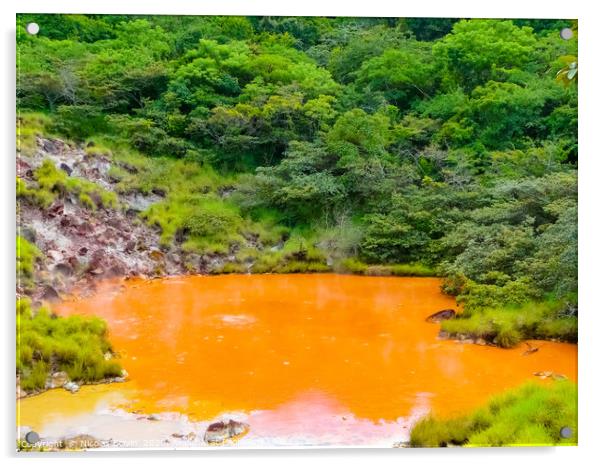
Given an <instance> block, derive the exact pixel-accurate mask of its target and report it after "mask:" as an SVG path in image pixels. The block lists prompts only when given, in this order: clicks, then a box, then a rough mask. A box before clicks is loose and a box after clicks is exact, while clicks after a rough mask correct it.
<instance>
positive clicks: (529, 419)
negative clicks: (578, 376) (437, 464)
mask: <svg viewBox="0 0 602 466" xmlns="http://www.w3.org/2000/svg"><path fill="white" fill-rule="evenodd" d="M567 427H568V428H569V429H570V436H568V437H563V436H562V435H561V430H562V429H563V428H567ZM577 428H578V426H577V385H576V384H574V383H573V382H569V381H558V382H554V383H553V384H552V385H550V386H542V385H539V384H534V383H529V384H526V385H524V386H522V387H520V388H517V389H514V390H509V391H507V392H505V393H503V394H501V395H497V396H496V397H494V398H492V399H491V401H490V402H489V403H488V404H487V405H486V406H484V407H482V408H479V409H477V410H475V411H473V412H471V413H470V414H467V415H464V416H460V417H452V418H440V417H437V416H429V417H426V418H424V419H422V420H420V421H418V422H417V423H416V425H415V426H414V427H413V429H412V432H411V437H410V445H411V446H413V447H445V446H468V447H501V446H552V445H577V441H578V430H577ZM565 432H567V431H565Z"/></svg>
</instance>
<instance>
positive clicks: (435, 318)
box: [426, 309, 456, 323]
mask: <svg viewBox="0 0 602 466" xmlns="http://www.w3.org/2000/svg"><path fill="white" fill-rule="evenodd" d="M454 317H456V311H454V310H453V309H443V310H442V311H439V312H435V313H434V314H431V315H430V316H428V317H427V318H426V321H427V322H430V323H436V322H441V321H442V320H449V319H453V318H454Z"/></svg>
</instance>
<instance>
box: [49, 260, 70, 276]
mask: <svg viewBox="0 0 602 466" xmlns="http://www.w3.org/2000/svg"><path fill="white" fill-rule="evenodd" d="M53 270H54V271H55V272H57V273H60V274H61V275H64V276H66V277H70V276H72V275H73V267H71V265H70V264H69V263H66V262H61V263H60V264H56V265H55V266H54V269H53Z"/></svg>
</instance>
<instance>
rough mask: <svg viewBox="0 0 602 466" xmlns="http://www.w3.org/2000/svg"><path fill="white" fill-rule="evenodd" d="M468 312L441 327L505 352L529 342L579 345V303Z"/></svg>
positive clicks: (566, 302) (548, 303)
mask: <svg viewBox="0 0 602 466" xmlns="http://www.w3.org/2000/svg"><path fill="white" fill-rule="evenodd" d="M500 302H503V300H500V301H497V302H495V303H494V304H493V305H491V304H490V305H489V307H479V308H469V309H465V310H464V312H463V313H461V314H460V315H459V316H458V317H456V318H455V319H451V320H446V321H444V322H442V323H441V329H442V330H444V331H445V332H448V333H449V334H450V335H451V336H452V337H453V336H458V335H465V336H469V337H471V338H483V339H484V340H486V341H489V342H491V343H495V344H496V345H499V346H501V347H503V348H510V347H513V346H516V345H517V344H518V343H519V342H520V341H522V340H526V339H537V338H539V339H550V338H555V339H559V340H563V341H569V342H576V341H577V317H576V315H575V314H574V310H575V303H574V301H573V302H570V301H556V300H554V301H543V302H527V303H526V304H522V305H520V306H518V305H511V304H510V305H506V306H500V305H499V303H500Z"/></svg>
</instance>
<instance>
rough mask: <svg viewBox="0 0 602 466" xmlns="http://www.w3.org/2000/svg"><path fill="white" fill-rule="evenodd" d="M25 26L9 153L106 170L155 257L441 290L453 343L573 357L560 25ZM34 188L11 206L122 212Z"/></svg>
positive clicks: (572, 89) (207, 21) (570, 185)
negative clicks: (53, 149)
mask: <svg viewBox="0 0 602 466" xmlns="http://www.w3.org/2000/svg"><path fill="white" fill-rule="evenodd" d="M30 21H36V22H38V23H39V24H40V25H41V29H40V33H39V34H38V35H37V36H30V35H28V34H26V33H25V31H24V24H26V23H27V22H30ZM18 23H19V24H18V31H19V34H18V48H19V60H18V77H19V78H18V84H17V99H18V105H19V115H18V118H19V121H18V123H19V125H18V131H19V144H20V147H19V150H20V151H21V153H23V154H25V153H27V152H28V151H33V150H35V144H36V134H37V135H45V136H55V137H60V138H63V139H65V140H69V141H72V142H74V143H76V144H79V145H80V146H81V147H85V150H86V152H87V153H88V154H89V156H90V157H95V156H98V155H99V154H101V155H103V156H106V157H110V158H111V160H113V161H114V162H115V163H114V164H113V165H112V168H111V177H112V179H113V180H114V182H115V186H116V191H117V193H118V194H119V195H127V194H135V193H142V194H149V195H150V194H154V195H156V196H157V197H158V199H157V202H155V203H153V204H152V205H150V206H149V207H148V208H146V209H145V210H144V211H143V212H141V213H140V215H139V218H140V220H141V221H144V222H146V223H147V224H148V225H151V226H153V227H154V228H157V229H158V230H159V231H160V234H161V244H162V247H163V248H165V250H169V248H170V247H171V246H172V245H174V244H178V245H181V247H182V248H183V250H185V251H189V252H191V253H195V254H199V255H203V256H206V257H219V256H221V257H226V258H227V260H226V261H225V262H222V263H221V265H220V266H219V267H217V268H215V269H214V270H212V272H213V273H230V272H251V273H264V272H276V273H288V272H322V271H331V270H332V271H339V272H347V273H362V274H391V275H418V276H421V275H439V276H442V277H445V285H444V291H445V292H447V293H450V294H453V295H455V296H457V297H458V301H459V303H461V304H462V305H463V308H464V314H463V315H462V316H461V317H460V318H459V319H456V320H454V321H450V322H447V323H445V327H444V330H446V331H448V332H449V333H450V334H452V335H453V334H455V333H467V334H472V335H475V336H480V337H483V338H486V339H488V340H490V341H493V342H496V343H498V344H500V345H502V346H511V345H513V344H516V342H518V341H520V340H521V339H522V338H535V337H542V338H559V339H563V340H569V341H576V338H577V332H576V328H577V326H576V319H577V301H576V291H577V86H576V85H575V82H574V81H575V80H576V78H575V79H573V80H572V81H570V80H569V82H567V83H563V82H560V81H559V80H558V79H557V78H556V75H557V72H559V71H561V70H562V69H563V68H564V67H565V66H567V64H568V63H572V62H575V61H576V58H575V56H576V55H577V41H576V38H574V39H572V40H569V41H565V40H562V39H561V38H560V37H559V34H558V31H559V29H560V28H561V27H567V26H568V27H571V26H574V25H571V24H570V23H569V22H566V21H554V20H531V21H529V20H478V19H471V20H447V19H444V20H438V19H379V18H366V19H353V18H276V17H264V18H259V17H186V16H182V17H178V16H156V17H133V16H98V15H87V16H83V15H53V16H43V15H21V16H19V18H18ZM34 176H35V182H34V183H33V184H30V185H29V186H25V185H21V187H20V188H18V189H19V193H20V195H21V196H23V197H27V198H28V199H30V200H34V201H36V202H38V203H39V205H40V208H44V207H46V206H48V205H49V204H50V203H52V202H53V199H54V197H55V196H57V195H60V193H61V192H64V191H69V192H71V193H73V194H74V195H76V196H78V199H79V202H81V203H82V204H85V205H87V206H88V207H89V208H90V209H119V208H120V206H119V205H118V200H117V199H116V198H115V197H114V196H113V193H112V192H105V191H102V190H99V189H98V187H96V186H94V185H93V184H90V183H85V182H83V181H76V180H74V179H73V178H70V177H68V176H66V175H64V174H63V173H62V172H60V171H57V170H56V169H55V168H54V167H52V166H50V165H44V166H42V167H41V168H38V169H37V171H36V172H35V173H34ZM18 182H19V180H18ZM57 193H59V194H57ZM33 247H35V246H33ZM24 251H25V252H26V253H27V254H35V249H26V250H24ZM19 266H20V267H22V266H21V265H19ZM191 270H192V269H191ZM22 271H23V276H24V278H25V279H30V277H29V275H28V273H29V272H28V270H27V269H26V268H23V269H22Z"/></svg>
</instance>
